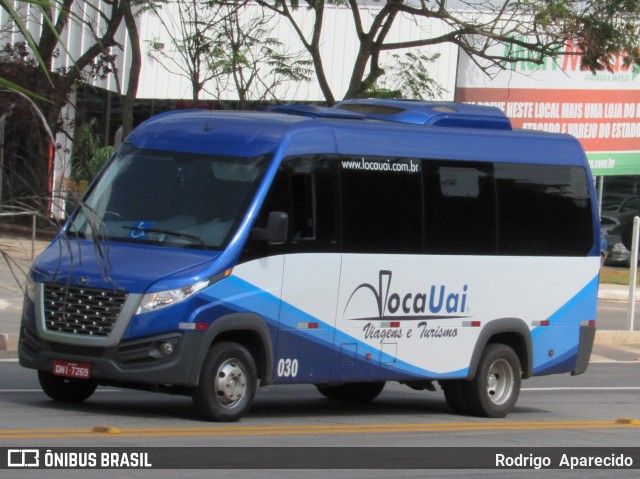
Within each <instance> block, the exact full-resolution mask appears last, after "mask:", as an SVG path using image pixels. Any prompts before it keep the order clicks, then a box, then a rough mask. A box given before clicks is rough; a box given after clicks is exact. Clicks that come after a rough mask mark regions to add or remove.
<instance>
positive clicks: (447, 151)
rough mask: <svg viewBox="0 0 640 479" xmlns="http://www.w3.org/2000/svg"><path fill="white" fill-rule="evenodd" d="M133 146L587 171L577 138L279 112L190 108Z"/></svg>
mask: <svg viewBox="0 0 640 479" xmlns="http://www.w3.org/2000/svg"><path fill="white" fill-rule="evenodd" d="M127 142H128V143H131V144H133V145H134V146H136V147H137V148H143V149H156V150H166V151H181V152H187V153H202V154H211V155H229V156H240V157H254V156H258V155H264V154H274V153H276V152H278V153H280V154H281V156H282V157H285V156H291V155H304V154H319V153H325V154H330V153H334V154H345V155H367V156H393V157H411V158H438V159H459V160H469V161H497V162H522V163H543V164H545V163H546V164H564V165H580V166H583V165H585V164H586V158H585V155H584V152H583V150H582V147H581V146H580V144H579V142H578V141H577V140H576V139H575V138H573V137H572V136H569V135H560V134H553V133H544V132H536V131H530V130H495V129H483V128H458V127H451V126H446V127H443V126H428V125H415V124H406V123H397V122H390V121H383V120H378V119H366V118H364V117H362V116H358V115H353V116H349V115H348V114H346V115H343V114H341V113H338V112H336V115H335V117H331V116H325V117H321V116H313V115H296V114H288V113H279V112H246V111H210V110H182V111H175V112H169V113H164V114H161V115H158V116H156V117H154V118H151V119H149V120H147V121H146V122H144V123H143V124H142V125H140V126H139V127H138V128H136V129H135V130H134V132H133V133H131V135H130V136H129V137H128V138H127Z"/></svg>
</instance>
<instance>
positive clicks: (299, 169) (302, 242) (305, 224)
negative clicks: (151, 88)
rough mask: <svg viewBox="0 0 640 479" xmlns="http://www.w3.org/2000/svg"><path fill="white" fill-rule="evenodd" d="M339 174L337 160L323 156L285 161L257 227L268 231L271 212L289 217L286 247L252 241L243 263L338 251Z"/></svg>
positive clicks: (272, 186)
mask: <svg viewBox="0 0 640 479" xmlns="http://www.w3.org/2000/svg"><path fill="white" fill-rule="evenodd" d="M339 199H340V196H339V189H338V172H337V165H336V163H335V161H333V162H332V161H330V160H328V159H326V158H321V157H301V158H288V159H285V160H283V162H282V164H281V165H280V168H279V170H278V172H277V174H276V177H275V179H274V181H273V183H272V185H271V188H270V189H269V193H268V194H267V198H266V199H265V202H264V204H263V205H262V208H261V209H260V214H259V215H258V218H257V219H256V223H255V227H257V228H266V227H267V220H268V218H269V213H271V212H272V211H283V212H285V213H287V215H288V216H289V234H288V239H287V242H286V243H285V244H282V245H269V244H267V243H266V242H265V241H260V240H249V242H248V243H247V246H246V248H245V252H244V258H243V260H244V261H246V260H249V259H252V258H256V257H263V256H269V255H275V254H285V253H296V252H330V251H337V250H338V248H339V244H338V238H339V229H338V202H339Z"/></svg>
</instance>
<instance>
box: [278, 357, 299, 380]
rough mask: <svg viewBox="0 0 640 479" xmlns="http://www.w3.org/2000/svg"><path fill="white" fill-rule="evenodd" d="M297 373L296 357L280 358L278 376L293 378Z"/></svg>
mask: <svg viewBox="0 0 640 479" xmlns="http://www.w3.org/2000/svg"><path fill="white" fill-rule="evenodd" d="M297 375H298V360H297V359H289V358H287V359H280V360H279V361H278V377H285V378H295V377H296V376H297Z"/></svg>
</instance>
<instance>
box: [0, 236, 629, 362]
mask: <svg viewBox="0 0 640 479" xmlns="http://www.w3.org/2000/svg"><path fill="white" fill-rule="evenodd" d="M48 243H49V241H48V240H36V242H35V245H34V249H35V255H36V256H37V255H38V253H39V252H40V251H42V250H43V249H44V248H45V247H46V246H47V244H48ZM31 247H32V245H31V238H29V237H24V238H23V237H18V236H14V235H8V234H6V233H4V232H3V231H2V230H0V253H2V256H1V257H0V351H15V350H16V349H17V345H18V332H19V329H20V316H21V312H22V296H23V291H22V287H23V284H24V278H25V275H26V273H27V271H28V269H29V266H30V264H31ZM628 299H629V288H628V287H627V286H620V285H613V284H604V285H600V288H599V292H598V300H599V301H611V302H627V301H628ZM638 301H640V288H638ZM636 304H637V307H638V308H639V309H640V302H638V303H636ZM596 346H602V347H604V348H617V349H620V350H622V351H627V352H629V353H630V354H631V355H635V356H637V357H640V331H625V330H623V328H622V327H621V328H616V329H615V330H609V331H606V330H603V331H601V330H598V331H597V332H596Z"/></svg>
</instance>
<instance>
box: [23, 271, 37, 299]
mask: <svg viewBox="0 0 640 479" xmlns="http://www.w3.org/2000/svg"><path fill="white" fill-rule="evenodd" d="M24 295H25V296H26V297H27V298H28V299H29V300H30V301H35V297H36V283H34V282H33V280H32V279H31V276H30V275H27V280H26V281H25V283H24Z"/></svg>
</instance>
